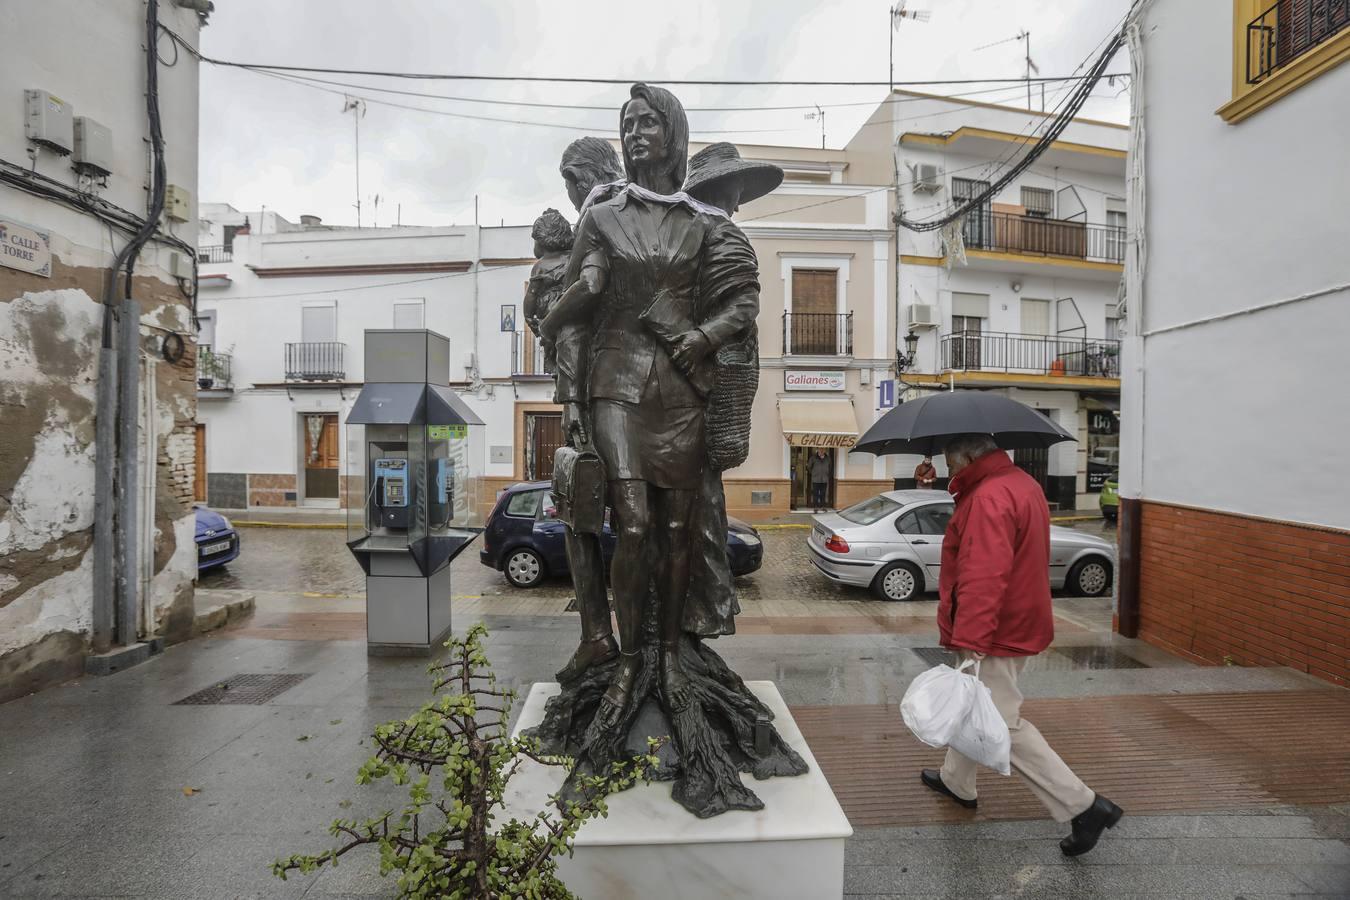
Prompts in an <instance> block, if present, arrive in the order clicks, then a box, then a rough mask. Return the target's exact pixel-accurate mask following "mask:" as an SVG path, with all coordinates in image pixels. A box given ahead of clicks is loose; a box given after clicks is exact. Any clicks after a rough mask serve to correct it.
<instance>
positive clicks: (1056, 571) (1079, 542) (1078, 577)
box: [807, 490, 1116, 600]
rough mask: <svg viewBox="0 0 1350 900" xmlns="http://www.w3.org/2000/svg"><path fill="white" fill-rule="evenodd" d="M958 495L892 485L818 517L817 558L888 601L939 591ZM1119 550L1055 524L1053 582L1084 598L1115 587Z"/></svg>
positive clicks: (837, 575) (830, 571) (833, 573)
mask: <svg viewBox="0 0 1350 900" xmlns="http://www.w3.org/2000/svg"><path fill="white" fill-rule="evenodd" d="M954 508H955V501H954V500H953V499H952V496H951V495H950V494H948V493H946V492H945V491H931V490H928V491H924V490H915V491H887V492H886V493H884V494H879V495H878V496H876V497H873V498H871V499H870V500H864V501H863V502H861V503H859V504H856V505H854V506H850V507H849V508H848V509H845V510H841V511H839V512H837V513H825V514H823V515H818V516H814V517H813V518H812V525H811V534H810V536H809V537H808V538H807V544H808V546H809V547H810V548H811V561H812V562H813V563H815V566H816V568H817V569H819V570H820V571H821V572H823V573H824V574H825V575H826V576H827V577H828V578H830V579H831V580H833V581H837V582H839V583H840V584H851V585H856V586H858V587H870V588H871V589H872V592H873V593H874V594H876V595H877V596H878V597H880V598H881V599H882V600H913V599H914V598H915V597H917V596H918V595H919V594H921V593H923V592H924V591H936V590H937V586H938V573H939V571H940V569H941V566H942V536H943V534H944V533H945V532H946V530H947V521H948V520H949V519H950V518H951V517H952V511H953V509H954ZM1115 568H1116V548H1115V547H1114V546H1112V544H1111V543H1110V542H1109V541H1106V540H1103V539H1102V538H1099V537H1097V536H1095V535H1091V534H1084V533H1082V532H1079V531H1074V530H1073V529H1070V528H1061V527H1059V526H1057V525H1052V526H1050V586H1051V587H1052V588H1065V589H1068V590H1070V591H1073V592H1074V593H1075V594H1077V595H1080V596H1086V597H1100V596H1102V595H1103V594H1105V593H1107V592H1108V591H1110V589H1111V578H1112V575H1113V573H1114V572H1115Z"/></svg>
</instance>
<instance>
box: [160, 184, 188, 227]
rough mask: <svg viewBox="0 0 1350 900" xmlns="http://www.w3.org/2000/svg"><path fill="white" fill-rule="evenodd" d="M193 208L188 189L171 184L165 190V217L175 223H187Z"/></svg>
mask: <svg viewBox="0 0 1350 900" xmlns="http://www.w3.org/2000/svg"><path fill="white" fill-rule="evenodd" d="M191 206H192V195H191V194H189V193H188V189H187V188H185V187H180V186H179V185H176V184H171V185H169V186H168V187H166V188H165V189H164V215H165V216H166V217H168V218H169V220H170V221H173V222H186V221H187V220H188V216H189V214H190V211H191V210H190V207H191Z"/></svg>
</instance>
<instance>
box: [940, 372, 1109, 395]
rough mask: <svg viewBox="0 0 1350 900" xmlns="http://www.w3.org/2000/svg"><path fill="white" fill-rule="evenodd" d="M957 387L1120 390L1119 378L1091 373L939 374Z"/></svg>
mask: <svg viewBox="0 0 1350 900" xmlns="http://www.w3.org/2000/svg"><path fill="white" fill-rule="evenodd" d="M939 377H940V378H941V379H942V380H943V381H944V382H949V383H954V384H955V385H956V386H957V387H994V386H1011V387H1033V388H1064V389H1068V390H1072V389H1074V388H1082V389H1085V390H1091V391H1118V390H1120V379H1119V378H1098V377H1094V376H1090V375H1035V374H1029V373H1025V372H948V373H947V374H945V375H942V376H939Z"/></svg>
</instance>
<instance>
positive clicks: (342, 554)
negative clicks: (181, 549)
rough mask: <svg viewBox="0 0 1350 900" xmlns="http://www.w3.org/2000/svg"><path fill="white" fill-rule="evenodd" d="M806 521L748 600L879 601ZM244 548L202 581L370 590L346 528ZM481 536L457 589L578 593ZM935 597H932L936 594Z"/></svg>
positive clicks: (255, 539)
mask: <svg viewBox="0 0 1350 900" xmlns="http://www.w3.org/2000/svg"><path fill="white" fill-rule="evenodd" d="M1066 527H1072V528H1073V529H1074V530H1076V531H1083V532H1086V533H1089V534H1096V535H1099V536H1102V537H1105V538H1107V539H1108V540H1111V541H1114V540H1115V528H1114V526H1112V525H1110V524H1109V523H1103V522H1101V521H1100V520H1097V521H1088V522H1073V523H1071V524H1069V523H1066ZM807 533H808V530H807V527H806V526H804V525H775V526H769V527H766V528H764V529H763V530H761V532H760V537H761V538H762V539H763V541H764V565H763V567H762V568H761V569H760V570H759V571H758V572H755V573H754V574H752V575H748V576H744V577H742V578H739V579H737V582H736V586H737V589H738V591H739V592H740V596H741V598H742V602H747V601H748V602H752V603H753V602H756V601H762V600H768V599H771V598H780V597H794V598H799V599H802V600H842V601H857V602H864V603H876V604H877V605H878V606H887V605H889V604H885V603H881V602H879V601H874V600H873V599H872V596H871V594H869V593H868V592H867V590H866V589H864V588H855V587H850V586H845V585H839V584H835V583H834V582H832V581H830V580H829V579H828V578H826V577H825V576H824V575H821V574H820V572H819V571H817V570H816V568H815V566H813V565H812V564H811V560H810V552H809V551H808V550H807V548H806V536H807ZM240 534H241V535H242V537H243V549H242V551H241V553H240V557H239V559H238V560H236V561H235V562H233V563H231V564H230V565H228V566H222V567H220V568H218V569H213V570H211V571H208V572H206V573H205V574H203V576H202V578H201V580H200V582H199V584H198V586H199V587H201V588H206V589H235V590H249V591H259V592H278V593H295V594H310V595H332V596H363V595H364V592H365V575H364V573H362V571H361V567H360V566H358V565H357V564H356V560H355V559H354V558H353V557H352V555H351V553H350V552H349V551H348V550H347V547H346V543H345V542H346V531H344V530H343V529H341V528H258V527H242V528H241V529H240ZM479 549H480V546H479V544H478V542H476V541H475V543H473V544H471V545H470V546H469V548H468V549H467V550H465V551H464V552H463V553H462V554H460V556H459V557H458V558H457V559H456V560H455V561H454V562H453V563H452V564H451V565H452V566H453V569H452V572H453V574H452V581H453V584H454V590H455V593H456V594H457V595H463V596H474V597H496V596H528V597H530V598H532V599H539V600H544V599H563V600H566V599H567V598H569V597H571V596H572V588H571V582H570V581H569V580H568V579H567V578H566V577H552V578H548V579H546V580H545V582H544V583H543V584H541V585H540V586H539V587H537V588H532V589H530V590H520V589H518V588H514V587H512V586H511V585H510V584H508V583H507V581H506V579H505V577H504V576H503V575H502V574H501V573H500V572H496V571H494V570H492V569H489V568H488V567H487V566H484V565H483V564H482V563H480V562H479V561H478V551H479ZM930 597H931V595H930Z"/></svg>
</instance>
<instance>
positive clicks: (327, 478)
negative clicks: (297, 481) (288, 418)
mask: <svg viewBox="0 0 1350 900" xmlns="http://www.w3.org/2000/svg"><path fill="white" fill-rule="evenodd" d="M302 418H303V425H304V430H305V497H306V498H307V499H322V500H336V499H337V495H338V417H337V416H336V415H306V416H303V417H302ZM316 419H317V420H321V424H319V425H318V426H317V427H315V426H314V425H312V424H311V422H313V421H314V420H316Z"/></svg>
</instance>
